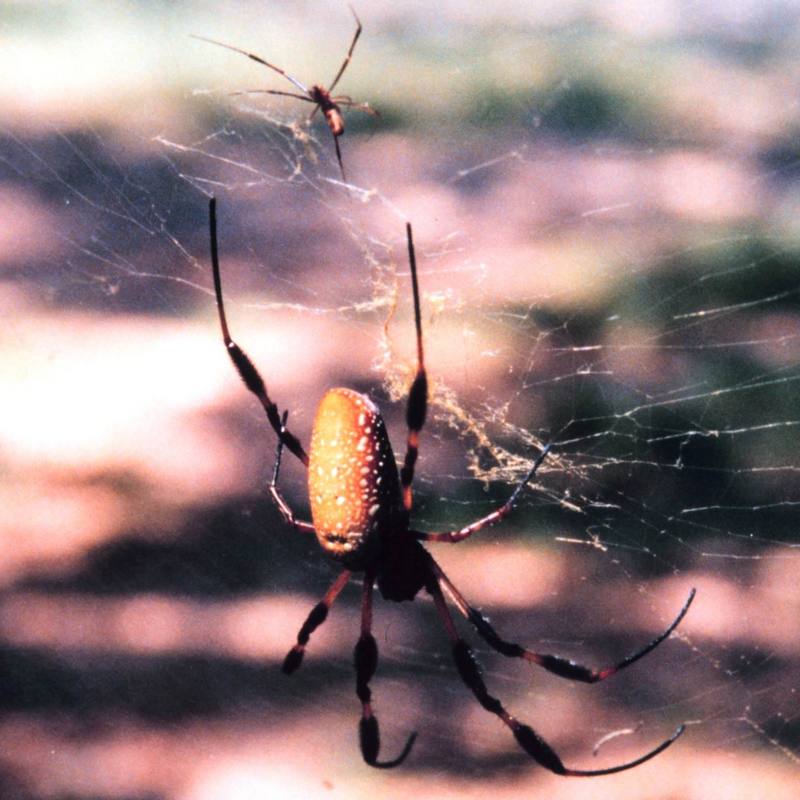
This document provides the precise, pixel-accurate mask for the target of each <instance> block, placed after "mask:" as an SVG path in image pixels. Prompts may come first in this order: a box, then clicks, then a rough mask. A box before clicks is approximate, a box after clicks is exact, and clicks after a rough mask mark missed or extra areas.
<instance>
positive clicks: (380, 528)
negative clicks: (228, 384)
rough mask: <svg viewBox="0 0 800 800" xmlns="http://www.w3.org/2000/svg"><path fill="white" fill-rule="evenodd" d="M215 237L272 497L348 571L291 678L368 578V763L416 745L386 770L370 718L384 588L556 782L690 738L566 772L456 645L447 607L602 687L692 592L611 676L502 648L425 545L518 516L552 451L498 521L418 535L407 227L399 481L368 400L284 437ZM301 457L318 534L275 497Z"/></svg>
mask: <svg viewBox="0 0 800 800" xmlns="http://www.w3.org/2000/svg"><path fill="white" fill-rule="evenodd" d="M209 227H210V234H211V265H212V270H213V276H214V291H215V294H216V301H217V310H218V311H219V321H220V327H221V330H222V338H223V341H224V343H225V347H226V349H227V351H228V355H229V356H230V358H231V361H232V362H233V365H234V366H235V367H236V370H237V372H238V373H239V375H240V377H241V379H242V381H243V382H244V384H245V386H246V387H247V388H248V389H249V390H250V391H251V392H252V393H253V394H254V395H255V396H256V397H257V398H258V400H259V401H260V403H261V405H262V406H263V408H264V411H265V412H266V414H267V419H268V420H269V423H270V425H271V426H272V428H273V430H274V431H275V433H276V435H277V437H278V444H277V450H276V454H275V465H274V469H273V473H272V481H271V482H270V487H269V490H270V494H271V496H272V499H273V500H274V502H275V504H276V505H277V507H278V509H279V510H280V512H281V514H282V516H283V518H284V519H285V520H286V522H287V523H288V524H290V525H291V526H292V527H294V528H295V529H296V530H298V531H302V532H304V533H312V534H315V535H316V537H317V540H318V541H319V544H320V545H321V546H322V549H323V550H325V552H326V553H328V554H329V555H330V556H332V557H333V559H334V560H335V561H338V562H339V563H340V564H341V566H342V567H343V570H342V572H341V573H340V574H339V576H338V577H337V578H336V580H335V581H334V582H333V584H332V585H331V587H330V588H329V589H328V591H327V592H326V594H325V596H324V597H323V598H322V600H320V602H319V603H317V605H315V606H314V608H313V609H312V610H311V613H310V614H309V615H308V617H307V618H306V620H305V622H304V623H303V625H302V627H301V628H300V631H299V633H298V634H297V642H296V643H295V645H294V646H293V647H292V648H291V649H290V650H289V652H288V654H287V656H286V658H285V659H284V662H283V667H282V669H283V672H284V673H286V674H290V673H292V672H294V671H295V670H297V669H298V667H299V666H300V664H301V663H302V660H303V654H304V652H305V648H306V645H307V644H308V641H309V638H310V636H311V634H312V633H313V632H314V631H315V630H316V629H317V628H318V627H319V626H320V625H321V624H322V623H323V622H324V621H325V619H326V617H327V616H328V612H329V610H330V608H331V606H332V604H333V602H334V600H335V599H336V598H337V596H338V595H339V593H340V592H341V591H342V589H344V587H345V585H346V584H347V582H348V581H349V579H350V578H351V576H352V574H353V573H354V572H363V573H364V583H363V593H362V600H361V635H360V637H359V639H358V642H357V643H356V646H355V652H354V661H355V672H356V694H357V696H358V699H359V700H360V701H361V720H360V723H359V741H360V746H361V754H362V756H363V758H364V761H365V762H366V763H367V764H369V765H370V766H372V767H382V768H389V767H396V766H398V765H399V764H401V763H402V762H403V761H404V760H405V759H406V757H407V756H408V754H409V753H410V752H411V748H412V746H413V744H414V740H415V739H416V733H412V734H411V735H410V736H409V737H408V740H407V741H406V743H405V746H404V747H403V749H402V751H401V752H400V754H399V755H398V756H397V757H396V758H394V759H391V760H389V761H380V760H379V753H380V735H379V730H378V721H377V718H376V717H375V714H374V711H373V708H372V693H371V690H370V688H369V682H370V680H371V679H372V677H373V675H374V674H375V670H376V668H377V665H378V645H377V643H376V641H375V637H374V636H373V635H372V594H373V588H374V586H375V584H376V583H377V586H378V589H379V590H380V593H381V594H382V595H383V597H384V598H385V599H386V600H392V601H395V602H402V601H404V600H409V601H410V600H413V599H414V598H415V597H416V595H417V594H418V593H419V592H420V591H421V590H422V589H425V590H426V591H427V592H428V594H429V595H430V596H431V597H432V598H433V602H434V605H435V608H436V611H437V612H438V615H439V617H440V618H441V621H442V624H443V626H444V629H445V631H446V633H447V636H448V638H449V639H450V646H451V650H452V656H453V660H454V662H455V666H456V669H457V671H458V674H459V676H460V677H461V680H462V681H463V682H464V683H465V684H466V686H467V688H469V689H470V690H471V691H472V693H473V694H474V695H475V697H476V698H477V700H478V702H479V703H480V704H481V705H482V706H483V707H484V708H485V709H486V710H487V711H489V712H491V713H492V714H495V715H496V716H497V717H498V718H499V719H500V720H502V721H503V722H504V723H505V724H506V725H507V726H508V727H509V728H510V729H511V732H512V733H513V734H514V736H515V738H516V740H517V742H518V743H519V744H520V746H521V747H522V749H523V750H525V752H526V753H527V754H528V755H529V756H530V757H531V758H532V759H533V760H534V761H536V762H538V763H539V764H541V765H542V766H544V767H546V768H547V769H549V770H551V771H552V772H555V773H556V774H558V775H569V776H581V777H590V776H594V775H609V774H611V773H614V772H621V771H623V770H627V769H631V768H632V767H635V766H638V765H639V764H642V763H644V762H645V761H648V760H650V759H651V758H653V757H654V756H656V755H658V754H659V753H661V752H662V751H664V750H665V749H666V748H667V747H669V746H670V745H671V744H672V743H673V742H674V741H675V740H676V739H677V738H678V737H679V736H680V735H681V734H682V733H683V731H684V726H683V725H681V726H679V727H678V728H677V729H676V730H675V731H674V732H673V734H672V735H671V736H670V737H669V738H668V739H666V740H665V741H663V742H662V743H661V744H659V745H658V747H656V748H654V749H652V750H650V751H649V752H647V753H645V754H644V755H642V756H640V757H638V758H636V759H634V760H633V761H628V762H625V763H623V764H618V765H616V766H613V767H607V768H605V769H593V770H582V769H571V768H569V767H566V766H564V764H563V762H562V761H561V759H560V757H559V756H558V755H557V754H556V752H555V751H554V750H553V748H552V747H551V746H550V745H549V744H547V742H546V741H545V740H544V739H542V737H541V736H540V735H539V734H538V733H536V731H534V730H533V728H531V727H530V726H528V725H525V724H523V723H521V722H519V720H517V719H516V717H514V716H512V715H511V714H510V713H509V712H508V711H507V710H506V709H505V707H504V706H503V705H502V703H501V702H500V700H498V699H497V698H496V697H493V696H492V695H491V694H489V691H488V689H487V688H486V684H485V682H484V679H483V675H482V672H481V667H480V665H479V663H478V661H477V660H476V658H475V656H474V654H473V652H472V650H471V649H470V647H469V645H468V644H467V643H466V642H465V641H464V639H462V638H461V636H460V634H459V633H458V631H457V629H456V626H455V623H454V621H453V617H452V616H451V613H450V609H449V608H448V605H447V602H446V599H445V597H448V598H449V599H450V601H451V603H452V604H453V605H454V606H455V607H456V609H457V610H458V611H459V612H460V613H461V614H462V615H463V616H464V617H466V619H467V620H468V621H469V622H470V623H471V624H472V626H473V627H474V628H475V631H476V632H477V634H478V635H479V636H480V637H481V638H483V639H484V641H486V643H487V644H488V645H489V646H490V647H492V648H493V649H494V650H496V651H497V652H499V653H501V654H502V655H504V656H508V657H509V658H521V659H524V660H525V661H529V662H531V663H533V664H537V665H539V666H540V667H543V668H544V669H546V670H548V671H549V672H553V673H555V674H556V675H560V676H561V677H563V678H568V679H570V680H573V681H582V682H584V683H596V682H598V681H602V680H605V679H606V678H609V677H611V676H612V675H614V674H615V673H616V672H619V670H621V669H624V668H625V667H629V666H630V665H631V664H633V663H634V662H636V661H638V660H639V659H640V658H642V657H643V656H645V655H647V653H649V652H650V651H651V650H653V649H654V648H656V647H657V646H658V645H659V644H661V642H663V641H664V640H665V639H666V638H667V637H668V636H669V635H670V634H671V633H672V631H673V630H675V628H676V627H677V626H678V624H679V623H680V621H681V620H682V619H683V617H684V615H685V614H686V612H687V611H688V609H689V606H690V605H691V602H692V600H693V599H694V595H695V590H694V589H692V590H691V592H690V593H689V597H688V599H687V600H686V602H685V603H684V605H683V608H681V610H680V612H679V613H678V616H677V617H676V618H675V619H674V621H673V622H672V624H671V625H670V626H669V627H668V628H667V629H666V630H665V631H663V632H662V633H661V634H659V635H658V636H657V637H656V638H655V639H653V640H652V641H651V642H650V643H649V644H648V645H646V646H645V647H643V648H642V649H640V650H638V651H636V652H635V653H633V654H632V655H630V656H628V657H627V658H625V659H623V660H622V661H620V662H619V663H617V664H616V665H614V666H611V667H605V668H603V669H592V668H590V667H585V666H582V665H580V664H577V663H575V662H574V661H571V660H569V659H567V658H563V657H561V656H556V655H550V654H545V653H538V652H534V651H533V650H528V649H526V648H524V647H521V646H520V645H518V644H515V643H513V642H509V641H506V640H505V639H503V638H501V636H500V635H499V634H498V633H497V631H496V630H495V629H494V627H492V625H491V624H490V623H489V620H488V619H487V618H486V617H485V616H484V615H483V614H482V613H481V612H480V611H479V610H478V609H476V608H473V607H472V606H470V605H469V603H468V602H467V601H466V599H465V598H464V597H463V596H462V594H461V593H460V592H459V591H458V589H457V588H456V587H455V586H454V585H453V583H452V582H451V581H450V580H449V579H448V577H447V576H446V575H445V573H444V571H443V570H442V568H441V567H440V566H439V565H438V564H437V563H436V561H434V559H433V556H431V555H430V553H429V552H428V551H427V550H426V549H425V548H424V547H423V546H422V542H425V541H427V542H461V541H463V540H465V539H467V538H468V537H470V536H471V535H472V534H473V533H476V532H478V531H480V530H481V529H483V528H485V527H487V526H489V525H492V524H494V523H496V522H499V521H500V520H502V519H503V518H504V517H506V516H507V515H508V514H509V513H510V512H511V511H512V509H513V508H514V505H515V503H516V501H517V499H518V497H519V495H520V493H521V492H522V491H523V489H524V488H525V486H526V485H527V484H528V483H529V482H530V481H531V480H532V479H533V477H534V475H535V474H536V471H537V469H538V468H539V465H540V464H541V463H542V461H543V460H544V459H545V458H546V456H547V453H548V452H549V451H550V447H549V446H548V447H545V448H544V449H543V450H542V452H541V453H540V454H539V456H538V457H537V458H536V460H535V461H534V463H533V465H532V466H531V468H530V469H529V470H528V474H527V475H526V476H525V477H524V478H523V479H522V480H521V481H520V482H519V484H517V486H516V488H515V489H514V491H513V492H512V493H511V496H510V497H509V498H508V500H507V501H506V502H505V503H504V504H503V505H501V506H500V507H499V508H497V509H495V510H494V511H492V512H491V513H489V514H487V515H486V516H484V517H482V518H481V519H479V520H476V521H475V522H472V523H471V524H469V525H466V526H465V527H463V528H460V529H459V530H453V531H447V532H440V533H430V532H429V533H426V532H422V531H415V530H413V529H411V528H410V527H409V516H410V513H411V508H412V494H411V484H412V480H413V477H414V466H415V463H416V460H417V453H418V447H419V434H420V431H421V430H422V426H423V425H424V423H425V416H426V411H427V402H428V381H427V375H426V372H425V358H424V353H423V343H422V322H421V315H420V300H419V286H418V283H417V265H416V257H415V254H414V242H413V238H412V233H411V226H410V225H408V224H407V225H406V236H407V241H408V258H409V264H410V271H411V288H412V292H413V298H414V320H415V325H416V339H417V369H416V375H415V377H414V381H413V383H412V385H411V390H410V392H409V396H408V404H407V407H406V423H407V426H408V440H407V444H406V453H405V458H404V460H403V465H402V467H401V468H400V469H399V470H398V468H397V463H396V461H395V457H394V454H393V452H392V446H391V444H390V443H389V437H388V435H387V433H386V427H385V424H384V421H383V418H382V417H381V414H380V412H379V411H378V409H377V407H376V406H375V405H374V403H373V402H372V401H371V400H370V399H369V398H368V397H367V396H366V395H363V394H359V393H357V392H355V391H352V390H350V389H342V388H336V389H329V390H328V391H327V393H326V394H325V395H324V396H323V398H322V400H321V402H320V404H319V407H318V409H317V413H316V417H315V420H314V425H313V429H312V433H311V446H310V448H309V451H308V452H306V450H305V449H304V448H303V446H302V444H301V443H300V441H299V439H298V438H297V437H296V436H295V435H294V434H292V433H291V432H290V431H289V430H288V429H287V427H286V422H287V417H288V411H284V412H283V414H281V413H280V412H279V410H278V406H277V405H276V404H275V403H274V401H273V400H272V399H271V398H270V396H269V394H268V393H267V388H266V385H265V384H264V381H263V379H262V377H261V375H260V374H259V372H258V370H257V369H256V367H255V365H254V364H253V362H252V361H251V360H250V358H249V357H248V356H247V355H246V354H245V352H244V351H243V350H242V349H241V348H240V347H239V345H237V344H236V342H234V341H233V339H232V338H231V335H230V332H229V330H228V322H227V319H226V316H225V308H224V305H223V299H222V283H221V278H220V268H219V257H218V248H217V222H216V201H215V200H214V199H213V198H212V200H211V202H210V204H209ZM284 447H285V448H286V449H288V450H289V451H290V452H291V453H293V454H294V455H295V456H296V457H297V458H298V459H299V460H300V461H301V462H302V463H303V464H304V465H305V466H306V467H307V469H308V491H309V500H310V504H311V518H312V522H305V521H303V520H300V519H298V518H297V517H295V515H294V512H293V511H292V509H291V507H290V506H289V504H288V503H287V501H286V500H285V499H284V497H283V495H282V494H281V492H280V490H279V488H278V475H279V471H280V465H281V454H282V451H283V448H284Z"/></svg>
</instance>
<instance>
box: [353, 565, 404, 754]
mask: <svg viewBox="0 0 800 800" xmlns="http://www.w3.org/2000/svg"><path fill="white" fill-rule="evenodd" d="M374 583H375V576H374V574H370V573H367V574H366V575H365V576H364V594H363V597H362V601H361V636H360V637H359V639H358V642H357V643H356V647H355V651H354V653H353V656H354V661H355V668H356V694H357V695H358V699H359V700H360V701H361V721H360V722H359V726H358V738H359V742H360V745H361V755H362V756H363V757H364V761H366V762H367V764H369V765H370V766H371V767H379V768H381V769H390V768H391V767H397V766H400V764H402V763H403V762H404V761H405V760H406V757H407V756H408V754H409V753H410V752H411V748H412V747H413V746H414V740H415V739H416V738H417V734H416V732H415V733H412V734H411V735H410V736H409V737H408V741H407V742H406V744H405V747H403V750H402V751H401V753H400V755H399V756H397V758H394V759H392V760H391V761H378V755H379V753H380V749H381V739H380V730H379V728H378V720H377V718H376V717H375V715H374V713H373V711H372V691H371V690H370V688H369V682H370V680H371V679H372V676H373V675H374V674H375V670H376V669H377V668H378V643H377V642H376V641H375V637H374V636H373V635H372V588H373V585H374Z"/></svg>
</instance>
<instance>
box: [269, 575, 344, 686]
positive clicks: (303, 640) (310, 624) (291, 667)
mask: <svg viewBox="0 0 800 800" xmlns="http://www.w3.org/2000/svg"><path fill="white" fill-rule="evenodd" d="M352 574H353V573H352V572H350V570H344V572H342V573H341V574H340V575H339V577H338V578H337V579H336V580H335V581H334V582H333V584H332V586H331V588H330V589H328V591H327V592H326V593H325V596H324V597H323V598H322V600H320V601H319V603H317V604H316V605H315V606H314V608H312V609H311V613H310V614H309V615H308V617H306V621H305V622H304V623H303V625H302V627H301V628H300V632H299V633H298V634H297V644H296V645H295V646H294V647H293V648H292V649H291V650H290V651H289V652H288V653H287V654H286V658H285V659H284V660H283V667H281V669H282V670H283V671H284V672H285V673H286V674H287V675H291V674H292V673H293V672H294V671H295V670H296V669H297V668H298V667H299V666H300V664H302V663H303V654H304V653H305V650H306V645H307V644H308V640H309V638H310V637H311V634H312V633H314V631H315V630H316V629H317V628H319V626H320V625H322V623H323V622H325V620H326V619H327V617H328V612H329V611H330V609H331V606H332V605H333V601H334V600H335V599H336V598H337V597H338V596H339V592H341V591H342V589H344V587H345V586H346V585H347V581H349V580H350V576H351V575H352Z"/></svg>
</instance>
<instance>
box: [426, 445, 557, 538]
mask: <svg viewBox="0 0 800 800" xmlns="http://www.w3.org/2000/svg"><path fill="white" fill-rule="evenodd" d="M551 449H552V445H549V444H548V445H547V447H545V448H544V450H542V452H541V453H540V454H539V456H538V458H537V459H536V461H534V462H533V466H532V467H531V468H530V469H529V470H528V474H527V475H526V476H525V477H524V478H523V479H522V480H521V481H520V482H519V483H518V484H517V487H516V489H514V491H513V492H512V493H511V497H509V498H508V500H506V502H505V503H503V505H502V506H500V508H497V509H495V510H494V511H492V512H491V513H490V514H487V515H486V516H485V517H481V518H480V519H479V520H476V521H475V522H471V523H470V524H469V525H466V526H465V527H463V528H460V529H459V530H457V531H445V532H440V533H433V532H427V533H426V532H423V531H413V535H414V536H415V537H416V538H417V539H419V540H421V541H425V542H450V543H451V544H455V543H456V542H461V541H463V540H464V539H468V538H469V537H470V536H472V534H473V533H477V532H478V531H480V530H482V529H483V528H487V527H489V526H490V525H494V524H495V523H496V522H500V520H501V519H504V518H505V517H507V516H508V515H509V514H510V513H511V512H512V511H513V510H514V506H516V504H517V500H518V499H519V496H520V494H521V493H522V490H523V489H524V488H525V487H526V486H527V485H528V483H530V481H531V480H533V476H534V475H536V472H537V470H538V469H539V467H540V466H541V464H542V462H543V461H544V460H545V458H547V454H548V453H549V452H550V450H551Z"/></svg>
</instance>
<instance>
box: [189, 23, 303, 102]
mask: <svg viewBox="0 0 800 800" xmlns="http://www.w3.org/2000/svg"><path fill="white" fill-rule="evenodd" d="M191 37H192V39H199V40H200V41H201V42H208V43H209V44H215V45H216V46H217V47H224V48H225V49H226V50H233V52H234V53H240V54H241V55H243V56H247V57H248V58H249V59H251V60H253V61H255V62H257V63H259V64H261V65H263V66H265V67H268V68H269V69H271V70H274V71H275V72H277V73H278V74H279V75H283V77H284V78H286V80H287V81H289V82H290V83H293V84H294V85H295V86H296V87H297V88H298V89H299V90H300V91H301V92H303V94H305V95H308V89H307V88H306V87H305V86H303V84H302V83H300V81H299V80H297V78H295V77H293V76H292V75H290V74H289V73H288V72H286V70H283V69H281V68H280V67H276V66H275V65H274V64H270V63H269V61H265V60H264V59H263V58H261V56H257V55H256V54H255V53H249V52H248V51H247V50H242V49H241V48H239V47H234V46H233V45H232V44H225V42H220V41H218V40H217V39H209V38H208V37H207V36H198V35H197V34H194V33H193V34H191Z"/></svg>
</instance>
